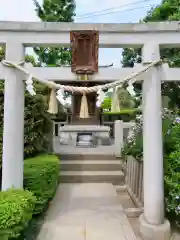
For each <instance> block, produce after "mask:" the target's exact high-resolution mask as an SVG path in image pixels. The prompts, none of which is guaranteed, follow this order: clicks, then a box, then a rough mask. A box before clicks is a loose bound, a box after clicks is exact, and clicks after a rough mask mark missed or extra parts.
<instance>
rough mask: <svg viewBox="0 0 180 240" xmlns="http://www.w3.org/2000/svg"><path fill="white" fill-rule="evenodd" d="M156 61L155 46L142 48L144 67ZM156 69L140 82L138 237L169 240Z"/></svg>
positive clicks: (157, 50) (159, 80)
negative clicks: (140, 211) (141, 198)
mask: <svg viewBox="0 0 180 240" xmlns="http://www.w3.org/2000/svg"><path fill="white" fill-rule="evenodd" d="M159 59H160V51H159V45H158V44H156V43H153V42H151V43H147V44H145V45H144V47H143V63H144V65H146V64H149V63H150V62H152V61H155V60H159ZM160 68H161V66H155V67H153V68H151V69H150V70H148V72H147V75H146V77H145V79H144V82H143V160H144V177H143V179H144V214H142V215H141V216H140V233H141V235H142V238H143V239H145V240H151V239H152V240H170V224H169V221H168V220H166V219H165V218H164V172H163V142H162V111H161V74H160Z"/></svg>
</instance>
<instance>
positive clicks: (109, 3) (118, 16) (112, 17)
mask: <svg viewBox="0 0 180 240" xmlns="http://www.w3.org/2000/svg"><path fill="white" fill-rule="evenodd" d="M42 1H43V0H39V2H40V3H42ZM140 1H141V0H126V2H125V1H124V0H76V15H77V16H76V19H75V22H86V23H87V22H89V23H133V22H138V21H139V20H140V19H142V18H143V17H144V16H145V15H146V13H147V11H148V10H149V9H150V8H151V7H152V6H154V5H157V4H159V3H160V2H161V0H144V2H142V1H141V2H140ZM138 2H139V3H138ZM128 4H129V5H128ZM125 5H126V6H125ZM109 8H111V10H109V12H111V13H112V14H107V12H108V11H103V10H105V9H109ZM112 8H114V9H112ZM97 11H101V14H100V13H98V14H97V15H98V16H94V15H95V14H94V15H92V14H90V16H88V18H87V17H84V16H82V15H83V14H86V13H94V12H97ZM0 21H23V22H34V21H39V19H38V17H37V16H36V13H35V10H34V5H33V0H5V1H2V2H1V8H0ZM120 61H121V50H120V49H100V51H99V64H100V65H105V64H111V63H113V64H114V66H115V67H118V66H120Z"/></svg>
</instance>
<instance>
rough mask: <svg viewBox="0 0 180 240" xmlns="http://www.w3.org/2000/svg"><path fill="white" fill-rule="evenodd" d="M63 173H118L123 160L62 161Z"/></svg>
mask: <svg viewBox="0 0 180 240" xmlns="http://www.w3.org/2000/svg"><path fill="white" fill-rule="evenodd" d="M60 165H61V171H118V170H122V163H121V160H61V161H60Z"/></svg>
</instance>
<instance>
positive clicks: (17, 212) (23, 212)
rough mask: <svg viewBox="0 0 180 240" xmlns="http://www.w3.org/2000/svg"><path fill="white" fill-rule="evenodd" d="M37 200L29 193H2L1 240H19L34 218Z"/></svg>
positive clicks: (13, 191)
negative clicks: (16, 239)
mask: <svg viewBox="0 0 180 240" xmlns="http://www.w3.org/2000/svg"><path fill="white" fill-rule="evenodd" d="M35 202H36V198H35V197H34V196H33V194H32V193H31V192H29V191H24V190H15V189H10V190H8V191H3V192H0V239H1V240H8V239H10V238H17V237H19V236H20V233H21V232H22V230H24V228H26V227H27V226H28V223H29V221H30V220H31V218H32V214H33V210H34V207H35Z"/></svg>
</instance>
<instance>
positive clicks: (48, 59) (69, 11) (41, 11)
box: [33, 0, 76, 66]
mask: <svg viewBox="0 0 180 240" xmlns="http://www.w3.org/2000/svg"><path fill="white" fill-rule="evenodd" d="M33 1H34V4H35V7H36V13H37V16H38V17H39V18H40V19H41V21H43V22H73V20H74V19H73V18H74V16H75V7H76V4H75V1H74V0H43V3H42V6H41V5H40V4H39V2H38V1H37V0H33ZM34 51H35V53H36V54H37V55H38V60H39V62H40V63H41V65H45V66H59V65H68V64H71V51H70V48H66V47H61V48H58V47H56V48H52V47H46V48H44V47H36V48H34Z"/></svg>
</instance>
